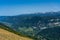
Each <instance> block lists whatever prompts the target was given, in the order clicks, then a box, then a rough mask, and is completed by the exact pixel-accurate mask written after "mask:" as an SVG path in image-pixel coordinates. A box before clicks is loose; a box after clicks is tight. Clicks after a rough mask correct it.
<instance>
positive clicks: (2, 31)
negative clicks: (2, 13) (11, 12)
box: [0, 25, 33, 40]
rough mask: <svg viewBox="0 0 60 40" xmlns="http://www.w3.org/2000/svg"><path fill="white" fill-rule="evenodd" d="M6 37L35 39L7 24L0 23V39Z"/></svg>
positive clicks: (15, 39)
mask: <svg viewBox="0 0 60 40" xmlns="http://www.w3.org/2000/svg"><path fill="white" fill-rule="evenodd" d="M2 36H3V37H2ZM5 37H6V38H8V39H10V40H33V39H32V37H29V36H26V35H23V34H20V33H18V32H16V31H14V30H12V29H11V28H9V27H7V26H5V25H3V26H2V25H0V39H1V40H5V39H4V38H5ZM8 39H6V40H8Z"/></svg>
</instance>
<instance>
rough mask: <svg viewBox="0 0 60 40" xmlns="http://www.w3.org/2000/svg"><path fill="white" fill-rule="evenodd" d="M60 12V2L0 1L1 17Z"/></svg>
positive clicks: (44, 0) (35, 0)
mask: <svg viewBox="0 0 60 40" xmlns="http://www.w3.org/2000/svg"><path fill="white" fill-rule="evenodd" d="M52 11H55V12H56V11H60V0H0V16H12V15H19V14H30V13H37V12H52Z"/></svg>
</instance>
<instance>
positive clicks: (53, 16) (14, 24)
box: [0, 12, 60, 40]
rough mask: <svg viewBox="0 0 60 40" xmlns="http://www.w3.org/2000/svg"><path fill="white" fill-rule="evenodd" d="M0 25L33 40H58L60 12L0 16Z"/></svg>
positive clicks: (59, 34)
mask: <svg viewBox="0 0 60 40" xmlns="http://www.w3.org/2000/svg"><path fill="white" fill-rule="evenodd" d="M0 23H3V24H4V25H6V26H8V27H10V28H11V29H13V30H14V31H17V32H19V33H22V34H24V35H29V36H33V37H35V38H37V39H35V40H40V39H42V40H60V12H46V13H35V14H23V15H17V16H0Z"/></svg>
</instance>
